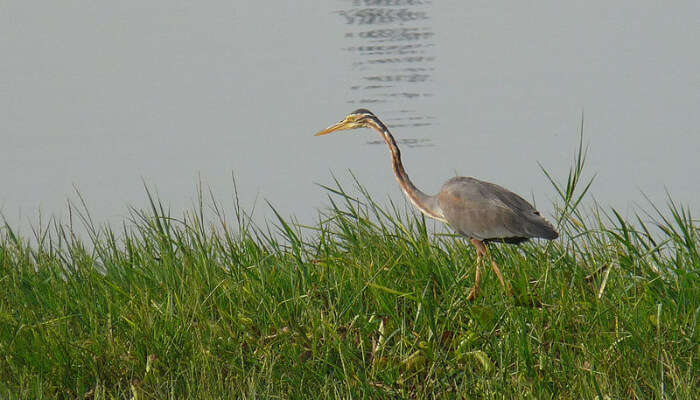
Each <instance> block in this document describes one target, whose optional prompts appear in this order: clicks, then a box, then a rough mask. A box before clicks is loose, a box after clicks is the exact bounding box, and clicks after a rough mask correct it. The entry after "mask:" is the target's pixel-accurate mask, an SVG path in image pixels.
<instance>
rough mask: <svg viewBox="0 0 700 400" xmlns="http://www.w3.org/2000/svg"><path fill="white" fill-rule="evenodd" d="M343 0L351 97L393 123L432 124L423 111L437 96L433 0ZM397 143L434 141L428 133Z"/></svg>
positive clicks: (393, 125)
mask: <svg viewBox="0 0 700 400" xmlns="http://www.w3.org/2000/svg"><path fill="white" fill-rule="evenodd" d="M341 3H343V9H341V10H339V11H338V12H337V13H338V15H339V16H340V17H342V21H343V22H344V23H345V24H346V25H347V30H346V32H345V43H346V46H345V47H344V48H343V50H345V51H347V52H348V53H350V54H351V55H352V62H351V65H350V74H351V76H352V80H351V81H352V84H351V86H350V87H349V89H350V91H349V94H348V99H347V102H348V103H350V104H353V105H355V106H358V107H360V106H362V107H372V106H373V105H375V106H376V108H377V109H381V114H382V117H383V118H384V119H385V120H386V121H385V122H386V123H387V125H388V126H389V127H390V128H396V127H406V128H412V127H425V126H430V125H433V122H434V120H435V118H434V117H432V116H430V115H426V114H425V111H424V110H425V108H426V107H425V105H426V101H428V100H429V99H430V98H431V97H432V96H433V84H432V74H433V71H434V68H435V67H434V65H435V55H434V43H433V39H434V32H433V29H432V26H431V25H430V11H431V6H432V1H426V0H345V1H341ZM406 133H408V134H410V131H407V132H406ZM398 142H399V143H400V144H404V145H407V146H409V147H420V146H430V145H431V144H430V139H428V138H418V139H417V138H406V139H401V140H398ZM367 143H369V144H379V143H383V141H381V140H378V141H377V140H375V141H370V142H367Z"/></svg>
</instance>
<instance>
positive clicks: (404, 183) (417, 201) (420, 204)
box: [368, 115, 444, 219]
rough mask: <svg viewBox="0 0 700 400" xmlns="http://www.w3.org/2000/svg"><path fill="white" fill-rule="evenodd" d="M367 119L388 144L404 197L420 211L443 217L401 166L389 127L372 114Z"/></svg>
mask: <svg viewBox="0 0 700 400" xmlns="http://www.w3.org/2000/svg"><path fill="white" fill-rule="evenodd" d="M368 119H369V121H370V125H371V126H372V128H374V130H376V131H377V132H379V134H381V135H382V138H384V141H385V142H386V144H387V145H389V149H390V150H391V164H392V166H393V168H394V174H395V175H396V180H397V181H398V182H399V185H400V186H401V189H402V190H403V192H404V193H405V194H406V197H408V199H409V200H410V201H411V203H413V205H414V206H416V208H418V209H419V210H420V211H421V212H422V213H424V214H426V215H428V216H430V217H432V218H437V219H444V217H443V216H442V215H441V213H440V212H438V211H437V210H435V209H434V206H431V205H429V204H428V203H429V201H430V199H431V197H430V196H428V195H427V194H425V193H423V192H422V191H421V190H420V189H418V188H417V187H416V185H414V184H413V182H411V179H410V178H409V177H408V174H406V170H405V169H404V168H403V163H401V151H400V150H399V146H398V145H397V144H396V140H394V136H392V134H391V132H389V128H387V127H386V125H384V123H383V122H382V121H380V120H379V118H377V117H376V116H374V115H372V116H369V117H368Z"/></svg>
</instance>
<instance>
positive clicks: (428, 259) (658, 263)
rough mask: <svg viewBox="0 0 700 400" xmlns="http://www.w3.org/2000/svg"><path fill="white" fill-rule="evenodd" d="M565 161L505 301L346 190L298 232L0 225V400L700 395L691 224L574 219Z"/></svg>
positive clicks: (513, 251)
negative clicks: (550, 226) (551, 211)
mask: <svg viewBox="0 0 700 400" xmlns="http://www.w3.org/2000/svg"><path fill="white" fill-rule="evenodd" d="M578 156H579V158H578V161H577V164H576V165H575V166H574V168H573V169H572V172H571V174H570V175H569V179H568V181H567V183H566V184H565V185H563V186H562V187H557V189H558V190H559V193H560V195H561V199H560V200H559V201H558V202H557V204H556V209H557V217H558V219H559V221H558V224H559V229H560V231H561V237H560V239H558V240H557V241H555V242H552V243H544V242H530V243H526V244H523V245H520V246H507V245H500V246H499V245H495V246H492V254H493V257H494V259H495V260H496V261H497V262H498V263H499V264H500V265H501V269H502V271H503V272H504V275H505V277H506V278H507V279H508V280H509V281H510V283H511V284H512V286H513V289H514V292H515V296H514V297H512V298H511V297H508V296H505V295H504V292H503V290H502V289H501V287H500V285H499V283H498V281H497V279H496V278H495V276H494V275H493V274H489V273H487V274H486V277H485V280H484V287H483V289H484V290H483V292H482V293H483V295H482V296H481V297H480V298H478V299H477V301H476V302H474V303H470V302H467V301H466V296H467V293H468V291H469V288H470V287H471V285H472V282H473V279H474V262H475V259H476V255H475V252H474V250H473V249H472V248H471V247H470V246H469V245H468V244H466V243H465V241H463V240H461V239H458V238H456V237H454V236H451V235H445V234H438V235H432V234H430V233H429V232H430V229H429V227H430V226H431V224H432V223H428V224H427V225H426V221H425V220H423V218H422V217H420V216H419V215H417V214H413V213H405V212H403V211H399V208H395V209H391V208H389V210H387V209H383V208H382V207H380V206H378V205H377V204H375V203H374V202H373V201H372V199H371V198H370V197H369V196H368V195H366V193H363V192H362V190H357V189H355V190H353V192H352V193H351V194H348V193H346V192H345V191H343V190H342V189H341V188H339V187H334V188H332V189H331V188H329V199H330V204H331V206H330V208H329V209H328V210H327V211H326V212H324V214H323V215H322V216H321V217H320V218H319V222H318V223H317V224H316V225H315V226H311V227H302V226H298V225H295V224H293V223H292V222H291V221H288V220H286V219H284V218H282V216H279V218H278V220H277V221H274V222H272V221H271V222H270V225H269V226H267V227H259V226H256V225H254V224H253V223H252V222H251V221H250V219H249V218H248V217H247V215H246V213H245V212H244V211H243V210H241V209H238V208H237V209H236V210H235V211H236V213H235V215H234V216H232V217H233V218H231V219H229V220H227V219H226V218H224V217H223V215H222V212H221V208H220V206H217V205H216V204H215V203H214V202H212V201H210V200H202V202H201V203H202V206H201V207H200V208H199V209H196V210H192V212H190V213H189V214H188V215H186V216H185V217H179V216H178V217H177V218H173V217H171V216H169V215H168V213H167V212H166V211H165V210H163V209H162V207H161V206H160V205H159V203H158V201H157V200H156V199H152V208H151V209H150V210H146V211H138V210H134V211H133V212H132V218H131V220H130V221H128V222H125V227H124V228H123V229H122V230H121V231H113V230H110V229H107V228H98V227H96V226H95V225H94V224H93V223H92V222H91V221H90V219H89V217H88V216H87V214H86V212H85V211H83V212H82V213H78V212H77V211H74V214H75V216H76V220H77V219H78V216H82V220H83V222H84V223H85V226H86V227H87V229H88V231H89V232H90V235H89V238H86V237H84V238H83V239H82V240H81V239H80V238H77V237H76V236H74V235H73V234H72V233H71V231H70V229H69V227H68V226H65V225H58V224H51V225H49V226H45V227H43V228H41V229H38V230H37V231H36V232H35V235H34V237H19V236H18V235H16V234H15V233H14V232H13V230H12V228H11V227H9V226H5V227H4V228H3V229H2V231H1V233H0V377H1V379H0V397H2V398H14V397H24V398H53V397H66V398H96V399H102V398H132V397H134V398H140V399H150V398H154V399H162V398H184V397H189V398H202V399H205V398H230V397H249V398H253V397H260V398H270V397H272V398H317V397H325V398H328V397H351V396H356V397H373V398H391V397H416V398H426V397H431V396H438V397H448V398H449V397H456V398H461V397H465V398H481V397H484V398H503V397H505V398H557V399H558V398H571V399H579V398H595V397H596V396H598V398H601V399H602V398H613V399H632V398H640V399H649V398H681V399H683V398H686V399H691V398H697V397H698V393H699V390H698V385H699V378H698V375H699V374H698V368H697V359H698V334H697V332H696V329H697V320H698V314H699V313H700V308H699V306H700V301H699V299H700V285H698V273H699V271H700V268H699V266H700V256H699V255H698V244H699V242H700V239H699V236H698V227H697V224H696V223H695V222H694V221H693V220H692V219H691V217H690V215H689V214H688V212H687V211H686V210H685V209H683V208H681V207H678V206H676V205H674V204H673V203H669V205H668V207H665V208H663V210H661V211H660V212H659V213H658V215H656V216H654V217H650V216H645V217H643V218H640V219H638V220H635V221H632V223H630V222H628V221H625V220H624V219H623V218H622V217H621V216H620V215H619V214H617V213H616V212H615V211H614V210H610V211H607V212H604V210H602V209H600V208H597V207H594V208H592V209H588V210H586V211H582V209H581V206H580V204H581V203H579V200H580V197H581V195H582V193H583V192H585V190H581V191H579V192H577V190H576V187H577V186H579V187H582V186H584V189H585V185H582V184H580V183H579V182H578V180H579V179H580V176H581V174H580V172H581V168H582V161H583V160H582V157H581V156H582V155H581V153H579V155H578ZM652 218H653V219H654V221H651V222H650V220H651V219H652ZM659 228H660V229H659ZM650 231H652V232H651V233H650Z"/></svg>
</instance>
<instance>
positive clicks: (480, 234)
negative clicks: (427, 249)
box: [437, 177, 557, 242]
mask: <svg viewBox="0 0 700 400" xmlns="http://www.w3.org/2000/svg"><path fill="white" fill-rule="evenodd" d="M437 197H438V205H439V207H440V209H441V210H442V213H443V215H444V216H445V219H446V220H447V222H448V223H449V224H450V225H451V226H452V227H453V228H454V229H455V230H456V231H457V232H459V233H461V234H463V235H465V236H469V237H474V238H477V239H486V240H506V241H516V242H517V241H521V240H526V239H528V238H533V237H542V238H546V239H554V238H556V237H557V233H556V231H555V230H554V228H553V227H552V225H551V224H549V222H547V221H546V220H545V219H544V218H543V217H542V216H541V215H540V213H539V212H538V211H537V210H536V209H535V208H534V207H533V206H532V205H531V204H530V203H528V202H527V201H526V200H525V199H523V198H522V197H520V196H518V195H517V194H515V193H513V192H511V191H509V190H507V189H505V188H503V187H501V186H498V185H496V184H493V183H490V182H484V181H480V180H478V179H475V178H470V177H455V178H452V179H450V180H448V181H447V182H446V183H445V184H444V185H443V187H442V190H441V191H440V193H439V194H438V196H437Z"/></svg>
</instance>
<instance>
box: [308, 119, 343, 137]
mask: <svg viewBox="0 0 700 400" xmlns="http://www.w3.org/2000/svg"><path fill="white" fill-rule="evenodd" d="M348 125H349V124H348V120H347V119H345V120H343V121H341V122H338V123H337V124H335V125H332V126H329V127H328V128H326V129H324V130H322V131H321V132H319V133H317V134H315V135H314V136H321V135H327V134H329V133H331V132H335V131H342V130H345V129H350V127H349V126H348Z"/></svg>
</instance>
